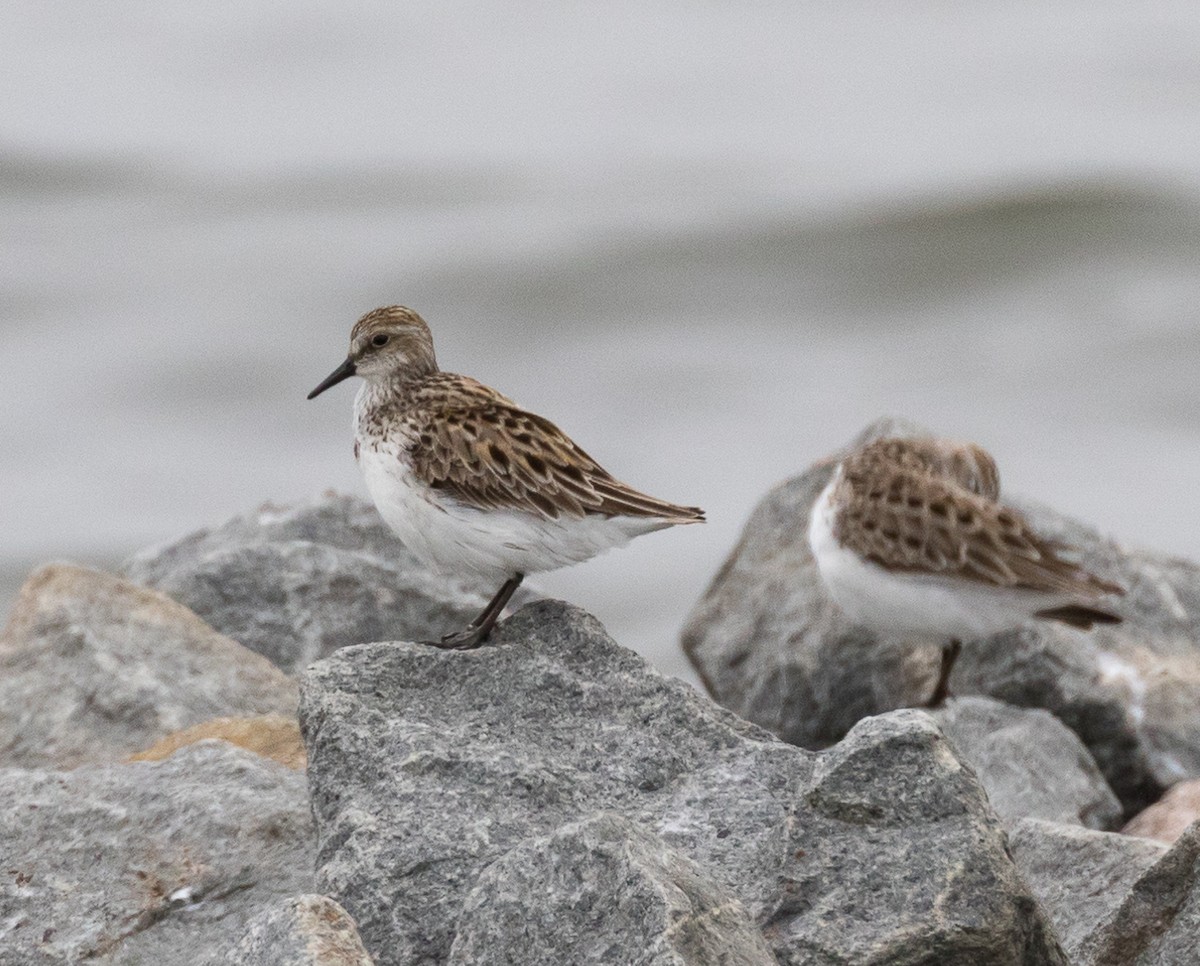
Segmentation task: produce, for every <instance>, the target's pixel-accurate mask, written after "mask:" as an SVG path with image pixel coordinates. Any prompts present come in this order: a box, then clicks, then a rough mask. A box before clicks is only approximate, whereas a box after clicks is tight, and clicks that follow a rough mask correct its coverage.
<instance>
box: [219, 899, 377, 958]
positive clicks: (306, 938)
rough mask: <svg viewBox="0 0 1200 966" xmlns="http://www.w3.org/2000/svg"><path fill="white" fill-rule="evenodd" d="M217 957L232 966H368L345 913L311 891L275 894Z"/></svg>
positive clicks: (364, 952) (334, 904)
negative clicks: (242, 933) (238, 938)
mask: <svg viewBox="0 0 1200 966" xmlns="http://www.w3.org/2000/svg"><path fill="white" fill-rule="evenodd" d="M222 961H223V962H226V963H237V966H372V963H371V957H370V956H368V955H367V951H366V950H365V949H363V945H362V940H360V939H359V938H358V930H357V929H356V928H355V925H354V920H353V919H351V918H350V914H349V913H348V912H346V910H345V909H343V908H342V907H341V906H339V905H338V904H337V903H336V902H334V901H333V900H332V899H330V898H329V897H328V896H313V895H308V896H297V897H296V898H294V899H281V900H278V901H277V902H275V903H273V904H272V905H271V906H269V907H268V908H267V909H265V910H264V911H263V912H261V913H259V914H258V916H256V917H255V918H254V920H253V921H252V922H251V923H250V927H249V928H248V929H247V930H246V935H245V936H244V937H243V938H242V940H241V942H239V943H238V944H237V946H236V947H235V948H234V949H233V951H232V952H231V953H230V954H228V955H226V956H225V957H223V959H222ZM214 966H215V964H214Z"/></svg>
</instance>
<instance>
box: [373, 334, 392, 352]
mask: <svg viewBox="0 0 1200 966" xmlns="http://www.w3.org/2000/svg"><path fill="white" fill-rule="evenodd" d="M390 338H391V336H390V335H385V334H384V333H382V332H380V333H379V335H377V336H375V337H374V338H373V339H372V340H371V345H373V346H374V347H375V348H376V349H382V348H383V347H384V346H385V345H387V344H388V339H390Z"/></svg>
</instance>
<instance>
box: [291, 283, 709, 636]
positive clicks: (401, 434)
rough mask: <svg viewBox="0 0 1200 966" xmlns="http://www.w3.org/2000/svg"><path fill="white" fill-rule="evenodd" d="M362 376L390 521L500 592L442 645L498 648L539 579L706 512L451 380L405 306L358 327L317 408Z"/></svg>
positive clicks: (369, 317)
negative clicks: (649, 490)
mask: <svg viewBox="0 0 1200 966" xmlns="http://www.w3.org/2000/svg"><path fill="white" fill-rule="evenodd" d="M354 375H357V376H361V377H362V379H363V384H362V387H361V388H360V389H359V391H358V396H357V397H356V399H355V403H354V456H355V459H356V460H357V461H358V465H359V468H360V469H361V470H362V474H363V478H364V479H365V480H366V484H367V490H368V492H369V493H370V494H371V499H372V500H374V501H375V506H376V507H377V508H378V510H379V513H380V516H382V517H383V519H384V521H385V522H386V523H387V524H388V526H389V527H391V528H392V530H393V531H395V533H396V534H397V536H399V537H400V539H401V540H403V541H404V543H405V544H406V545H407V546H408V547H409V549H411V550H412V551H413V552H414V553H415V554H416V555H417V556H418V557H420V558H421V559H422V560H423V561H425V562H426V563H427V564H428V565H429V566H431V567H432V568H434V569H436V570H439V571H442V572H445V573H453V574H457V575H459V576H463V577H467V578H472V577H473V578H476V579H478V580H480V581H488V582H490V586H496V585H497V584H499V585H500V589H499V590H498V591H497V592H496V595H495V596H494V597H493V598H492V600H491V602H490V603H489V604H488V605H487V606H486V607H485V608H484V609H483V611H482V612H481V613H480V615H479V616H478V617H477V618H475V620H473V621H472V622H471V623H470V624H469V625H468V626H467V627H466V628H465V629H464V630H462V631H459V632H457V633H453V634H448V635H446V636H445V637H444V638H442V640H441V641H440V642H437V644H438V646H440V647H448V648H455V649H468V648H474V647H478V646H479V645H480V644H482V643H483V641H485V640H486V639H487V636H488V634H489V633H490V632H491V629H492V627H493V625H494V624H495V623H496V621H497V620H498V619H499V617H500V614H501V612H502V611H503V610H504V607H505V605H506V604H507V603H508V601H509V598H510V597H512V595H513V593H514V592H515V591H516V589H517V587H519V586H520V584H521V581H522V580H523V579H524V577H525V575H526V574H530V573H536V572H539V571H545V570H554V569H556V568H558V567H563V566H566V565H568V564H573V563H579V562H581V561H583V560H587V559H589V558H591V557H593V556H595V555H596V554H598V553H600V552H601V551H603V550H608V549H609V548H610V547H617V546H621V545H623V544H625V543H627V542H628V541H629V540H630V539H631V538H633V537H636V536H639V535H641V534H643V533H649V532H651V531H652V530H661V529H663V528H665V527H671V526H675V525H676V524H680V523H703V522H704V511H702V510H700V509H699V508H697V507H687V506H676V505H675V504H673V503H667V502H666V501H664V500H657V499H655V498H654V497H651V496H646V495H645V494H644V493H639V492H638V491H637V490H635V489H633V488H632V487H630V486H627V485H626V484H624V483H622V482H620V481H619V480H617V479H614V478H613V476H612V475H611V474H609V473H608V471H607V470H605V469H604V467H602V466H601V465H600V464H599V463H597V462H596V461H595V460H594V459H592V458H591V457H590V456H588V454H587V453H585V452H584V451H583V450H582V449H580V448H579V447H578V446H576V445H575V443H574V442H573V441H572V440H571V439H570V437H568V436H567V435H566V433H564V432H563V431H562V430H560V429H559V428H558V427H557V426H555V425H554V423H552V422H550V420H548V419H545V418H544V417H542V416H538V415H536V414H535V413H531V412H529V411H528V410H525V409H522V408H521V407H520V406H518V405H517V404H516V403H514V402H513V401H512V400H511V399H508V398H507V397H505V396H502V395H501V394H500V393H498V392H496V390H494V389H489V388H488V387H487V386H485V385H483V384H482V383H479V382H476V381H475V380H474V379H471V378H469V377H467V376H458V375H455V374H453V373H450V372H442V371H441V370H440V369H439V368H438V364H437V360H436V359H435V357H434V352H433V337H432V336H431V335H430V332H429V327H428V326H427V325H426V324H425V321H424V320H423V319H422V318H421V317H420V316H419V315H417V313H416V312H414V311H412V309H408V308H405V307H403V306H400V305H392V306H388V307H386V308H381V309H375V310H374V311H373V312H368V313H367V314H366V315H364V316H363V317H362V318H361V319H359V320H358V321H357V322H356V323H355V324H354V328H353V330H352V331H351V333H350V353H349V355H347V357H346V361H345V362H343V363H342V364H341V365H340V366H338V367H337V368H336V369H335V370H334V371H333V372H331V373H330V374H329V376H328V377H326V379H325V380H324V381H323V382H322V383H321V384H320V385H319V386H317V388H316V389H314V390H313V391H312V392H311V393H309V394H308V398H309V399H312V398H314V397H315V396H317V395H319V394H320V393H322V392H324V391H325V390H326V389H328V388H329V387H330V386H333V385H336V384H337V383H339V382H341V381H342V380H344V379H348V378H349V377H350V376H354Z"/></svg>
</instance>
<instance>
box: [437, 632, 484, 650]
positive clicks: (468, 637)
mask: <svg viewBox="0 0 1200 966" xmlns="http://www.w3.org/2000/svg"><path fill="white" fill-rule="evenodd" d="M490 630H491V628H490V627H465V628H463V629H462V630H461V631H455V632H454V633H453V634H447V635H446V636H445V637H443V638H442V639H441V640H440V641H426V642H425V643H426V644H428V645H429V646H430V647H440V648H441V649H442V650H444V651H473V650H475V648H477V647H479V645H480V644H482V643H483V642H484V641H486V640H487V637H488V631H490Z"/></svg>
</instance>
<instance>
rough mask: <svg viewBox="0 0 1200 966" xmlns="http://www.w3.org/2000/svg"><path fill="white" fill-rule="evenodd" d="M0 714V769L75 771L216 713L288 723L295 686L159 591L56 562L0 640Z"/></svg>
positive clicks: (24, 595) (39, 576)
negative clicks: (274, 717) (284, 718)
mask: <svg viewBox="0 0 1200 966" xmlns="http://www.w3.org/2000/svg"><path fill="white" fill-rule="evenodd" d="M0 708H2V709H3V714H0V764H5V765H21V766H25V767H59V768H73V767H75V766H76V765H79V764H83V763H88V762H95V763H99V762H107V761H116V760H120V759H122V758H124V757H126V756H127V755H129V754H131V753H133V752H137V751H141V750H142V749H144V748H146V747H147V746H149V745H151V744H152V743H154V742H155V741H157V740H158V739H159V738H162V737H163V736H164V735H166V734H168V733H170V732H173V731H178V730H179V729H181V728H185V727H187V726H189V725H194V724H198V723H200V722H203V721H207V720H209V719H210V718H215V717H218V716H221V715H230V714H266V713H270V712H275V713H279V714H285V715H288V716H290V717H294V716H295V713H296V685H295V683H294V682H293V681H292V680H291V679H290V678H288V677H287V676H286V675H284V674H283V673H282V672H280V671H279V670H278V669H277V668H275V667H273V666H272V665H271V664H270V662H268V661H266V660H264V659H263V658H261V657H259V656H258V655H257V654H253V653H251V652H250V651H248V650H246V649H245V648H244V647H242V646H241V645H240V644H237V643H236V642H234V641H231V640H229V639H228V638H227V637H222V636H221V635H220V634H218V633H217V632H216V631H214V630H213V629H212V628H211V627H209V626H208V625H207V624H205V623H204V622H203V621H202V620H200V618H199V617H197V616H196V615H195V614H193V613H192V612H191V611H189V610H188V609H187V608H186V607H183V606H182V605H180V604H177V603H176V602H175V601H173V600H171V599H169V598H167V597H165V596H163V595H162V594H159V593H155V592H154V591H151V590H147V589H145V588H144V587H137V586H135V585H133V584H130V583H128V582H127V581H124V580H121V579H120V578H119V577H113V576H110V575H109V574H102V573H98V572H96V571H92V570H84V569H82V568H79V567H72V566H67V565H63V564H55V565H51V566H48V567H43V568H42V569H40V570H38V571H35V572H34V573H33V575H32V576H30V578H29V580H28V581H27V582H26V583H25V586H24V587H23V588H22V590H21V596H20V598H19V599H18V601H17V604H16V606H15V607H14V608H13V612H12V615H11V617H10V619H9V623H8V626H7V627H6V628H5V631H4V634H3V636H2V637H0Z"/></svg>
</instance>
